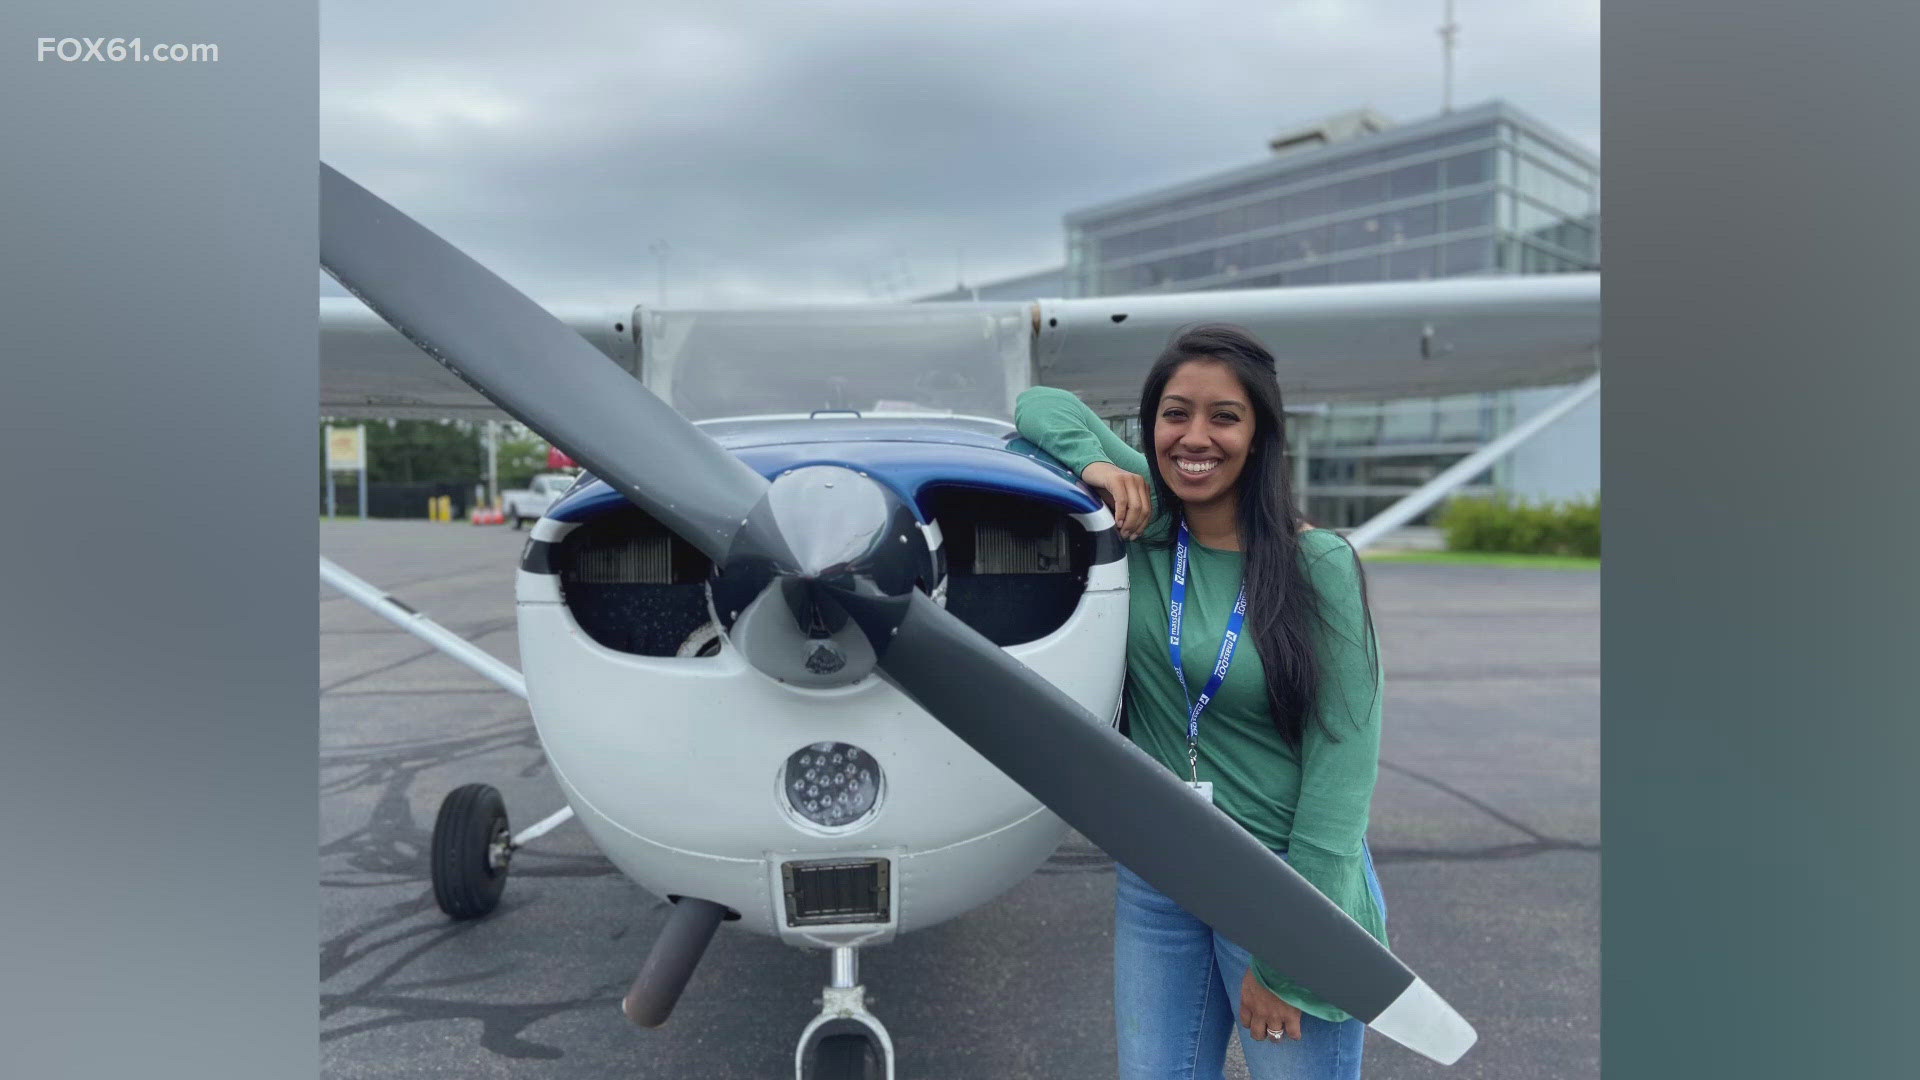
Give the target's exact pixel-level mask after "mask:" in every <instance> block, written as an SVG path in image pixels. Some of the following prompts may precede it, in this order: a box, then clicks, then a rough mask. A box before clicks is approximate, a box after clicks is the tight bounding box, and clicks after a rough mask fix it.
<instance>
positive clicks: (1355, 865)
mask: <svg viewBox="0 0 1920 1080" xmlns="http://www.w3.org/2000/svg"><path fill="white" fill-rule="evenodd" d="M1014 417H1015V421H1016V423H1017V424H1018V426H1019V428H1020V434H1021V435H1023V436H1025V437H1026V438H1027V439H1028V440H1030V441H1032V442H1033V443H1034V444H1036V445H1038V446H1039V447H1040V448H1041V449H1043V450H1045V451H1046V452H1047V453H1049V454H1051V455H1052V456H1053V457H1055V458H1057V459H1058V460H1059V461H1060V462H1061V464H1063V465H1065V466H1066V467H1067V468H1069V469H1071V470H1073V473H1074V475H1076V476H1078V475H1080V473H1082V472H1083V471H1085V469H1086V467H1087V466H1088V465H1091V464H1093V463H1094V462H1098V461H1106V462H1111V463H1112V464H1114V465H1117V466H1119V467H1120V468H1122V469H1126V470H1127V471H1129V472H1133V473H1138V474H1140V475H1142V476H1145V475H1147V460H1146V458H1145V457H1144V456H1143V455H1142V454H1141V453H1140V452H1139V451H1137V450H1135V449H1134V448H1133V447H1131V446H1128V445H1127V444H1126V443H1125V442H1124V441H1123V440H1121V438H1120V437H1119V436H1118V435H1115V434H1114V433H1113V430H1112V429H1111V428H1109V427H1108V426H1107V425H1106V424H1105V423H1104V422H1102V421H1101V420H1100V418H1099V417H1097V416H1095V415H1094V414H1093V411H1092V410H1091V409H1089V408H1087V407H1086V405H1085V404H1083V403H1082V402H1081V401H1080V399H1079V398H1076V397H1074V396H1073V395H1072V394H1070V393H1068V392H1067V391H1065V390H1058V389H1054V388H1052V387H1044V386H1041V387H1034V388H1032V389H1030V390H1028V391H1026V392H1025V393H1023V394H1021V395H1020V398H1019V401H1018V402H1017V403H1016V407H1015V411H1014ZM1146 539H1147V540H1148V541H1149V542H1145V543H1143V542H1139V541H1136V542H1134V543H1133V544H1131V545H1130V546H1129V550H1128V560H1127V566H1128V573H1129V577H1130V579H1131V580H1130V590H1131V591H1130V593H1129V603H1128V627H1127V675H1128V687H1129V689H1128V696H1127V717H1128V727H1129V731H1130V733H1131V735H1132V738H1133V741H1134V742H1135V743H1136V744H1137V745H1138V746H1139V747H1140V748H1141V749H1142V750H1145V751H1146V752H1147V753H1148V754H1149V755H1151V756H1152V757H1153V758H1154V759H1155V760H1157V761H1159V762H1160V763H1161V764H1163V765H1165V766H1166V767H1167V768H1169V769H1172V770H1173V771H1174V772H1176V773H1177V774H1179V776H1180V778H1181V779H1183V780H1184V779H1186V778H1187V774H1188V765H1187V711H1188V700H1189V699H1188V697H1187V694H1186V692H1185V691H1183V690H1182V689H1181V686H1180V683H1179V681H1178V680H1177V679H1176V678H1175V676H1174V673H1173V665H1172V661H1171V659H1170V658H1169V657H1168V655H1167V601H1168V591H1169V589H1170V587H1171V581H1172V576H1173V556H1172V549H1171V547H1170V546H1169V545H1166V544H1165V543H1164V541H1161V542H1159V543H1154V542H1152V541H1154V540H1155V539H1156V538H1155V537H1154V536H1153V535H1151V534H1150V535H1149V536H1148V537H1147V538H1146ZM1300 549H1301V550H1300V557H1301V561H1302V563H1303V564H1304V565H1305V567H1306V570H1307V575H1308V579H1309V580H1310V581H1311V582H1312V583H1313V586H1314V588H1315V589H1317V590H1319V594H1320V606H1321V616H1322V619H1323V620H1324V621H1323V624H1322V625H1321V627H1320V628H1319V633H1318V634H1317V636H1316V638H1315V640H1314V646H1315V648H1316V650H1317V654H1316V655H1317V657H1318V659H1319V661H1320V665H1321V685H1320V694H1319V703H1318V712H1319V720H1322V721H1324V722H1325V723H1324V726H1323V725H1322V724H1321V723H1319V722H1309V723H1308V724H1307V725H1306V731H1305V734H1304V736H1303V738H1302V740H1301V747H1300V750H1299V752H1298V753H1296V752H1295V751H1294V750H1292V749H1291V748H1289V747H1288V746H1287V744H1286V743H1285V742H1284V741H1283V740H1282V739H1281V738H1280V735H1279V733H1278V732H1277V731H1275V730H1274V726H1273V720H1272V713H1271V710H1270V708H1269V705H1268V699H1267V690H1266V669H1265V667H1264V666H1263V665H1262V663H1261V661H1260V657H1259V653H1258V650H1257V649H1249V648H1245V647H1244V646H1243V647H1242V648H1240V649H1238V650H1236V651H1235V652H1234V656H1233V664H1232V666H1231V667H1230V668H1229V669H1228V671H1227V676H1226V679H1225V681H1224V682H1223V683H1222V684H1221V687H1220V693H1219V694H1218V695H1217V696H1216V697H1215V698H1214V699H1213V700H1212V701H1211V702H1210V703H1209V704H1208V705H1207V709H1206V712H1204V713H1202V714H1201V716H1200V737H1199V754H1200V761H1199V773H1200V779H1202V780H1211V781H1212V782H1213V792H1214V804H1215V805H1217V806H1218V807H1219V808H1220V809H1221V810H1223V811H1225V812H1226V814H1227V816H1229V817H1231V818H1232V819H1233V820H1234V821H1236V822H1238V823H1239V824H1240V825H1241V826H1242V827H1243V828H1245V829H1246V830H1247V831H1248V832H1250V833H1252V834H1253V835H1254V837H1256V838H1257V839H1259V841H1260V842H1261V843H1263V844H1265V845H1266V846H1268V847H1270V848H1276V849H1278V848H1284V849H1286V853H1287V854H1286V858H1287V862H1288V863H1289V864H1290V865H1291V866H1292V867H1293V868H1294V869H1295V870H1296V871H1298V872H1299V873H1300V875H1301V876H1302V877H1304V878H1306V879H1307V880H1308V881H1309V882H1311V883H1312V884H1313V886H1314V887H1315V888H1317V889H1319V890H1320V891H1321V892H1322V893H1323V894H1325V895H1326V896H1327V898H1328V899H1330V900H1332V901H1333V902H1334V903H1335V904H1338V905H1339V906H1340V909H1341V910H1342V911H1345V912H1346V913H1347V914H1348V915H1351V916H1352V917H1353V918H1354V920H1355V921H1357V922H1359V923H1360V925H1361V926H1364V927H1366V929H1367V932H1368V933H1371V934H1372V935H1373V936H1374V937H1375V938H1378V939H1379V940H1380V941H1381V942H1382V943H1385V942H1386V940H1387V937H1386V920H1385V916H1384V913H1383V912H1382V911H1381V907H1380V904H1379V902H1378V901H1377V900H1376V899H1375V898H1374V894H1373V890H1372V889H1371V888H1370V887H1369V886H1368V883H1367V866H1366V855H1365V854H1364V852H1363V850H1362V848H1361V842H1362V840H1363V839H1365V837H1366V833H1367V807H1368V804H1369V803H1370V802H1371V801H1372V798H1373V785H1374V779H1375V777H1376V775H1377V774H1378V771H1379V764H1380V699H1381V697H1382V692H1381V690H1382V686H1381V674H1380V665H1379V664H1378V663H1377V660H1378V656H1379V653H1378V647H1377V645H1375V646H1373V647H1371V648H1370V647H1369V646H1370V644H1371V642H1370V640H1369V636H1368V629H1367V622H1366V614H1365V610H1364V601H1363V599H1362V597H1361V591H1360V577H1359V566H1358V563H1357V561H1356V558H1355V555H1354V551H1353V548H1352V547H1351V546H1349V545H1348V544H1347V542H1346V541H1345V540H1343V539H1341V537H1340V536H1339V535H1338V534H1336V533H1334V532H1332V531H1331V530H1327V529H1312V530H1309V531H1307V532H1304V533H1302V534H1301V536H1300ZM1189 562H1190V566H1191V570H1190V572H1189V574H1188V578H1187V600H1186V606H1185V607H1184V608H1183V610H1182V613H1181V627H1182V634H1181V636H1182V638H1183V640H1184V642H1186V643H1187V646H1186V647H1185V648H1183V649H1182V650H1181V663H1182V666H1183V667H1184V668H1185V669H1186V677H1187V685H1188V686H1189V687H1191V688H1192V689H1193V691H1194V692H1195V693H1198V692H1199V688H1200V687H1202V686H1204V685H1206V682H1207V678H1208V676H1209V675H1211V674H1212V671H1213V666H1214V662H1215V661H1216V660H1217V659H1218V651H1219V647H1220V641H1221V638H1222V637H1223V636H1224V635H1225V633H1226V624H1227V616H1228V615H1229V614H1230V613H1231V612H1232V610H1233V605H1234V601H1235V599H1236V598H1237V597H1238V595H1239V591H1240V574H1241V554H1240V552H1238V551H1222V550H1219V549H1216V548H1209V547H1204V546H1201V545H1199V544H1194V545H1192V549H1191V552H1190V556H1189ZM1246 644H1251V640H1249V641H1248V642H1246ZM1328 729H1331V731H1332V732H1333V733H1334V736H1337V738H1336V737H1330V736H1329V735H1328V734H1327V730H1328ZM1253 970H1254V974H1255V976H1256V977H1257V978H1259V980H1260V981H1261V982H1262V983H1263V984H1265V986H1266V987H1267V989H1269V990H1271V991H1273V992H1274V993H1275V994H1277V995H1279V997H1280V998H1282V999H1283V1000H1285V1001H1287V1002H1288V1003H1290V1004H1292V1005H1293V1006H1294V1007H1295V1008H1298V1009H1300V1010H1301V1011H1302V1012H1306V1013H1311V1014H1312V1015H1314V1016H1317V1017H1319V1018H1321V1019H1323V1020H1331V1021H1336V1022H1337V1021H1341V1020H1345V1019H1347V1018H1348V1015H1347V1013H1345V1012H1343V1011H1342V1010H1340V1009H1337V1008H1335V1007H1333V1006H1332V1005H1329V1004H1327V1003H1326V1002H1324V1001H1322V1000H1320V998H1318V997H1317V996H1315V995H1314V994H1312V993H1309V992H1308V991H1307V990H1306V989H1305V988H1303V987H1301V986H1300V985H1299V984H1297V983H1295V982H1293V981H1292V980H1290V979H1288V978H1287V977H1286V975H1285V974H1284V972H1285V970H1286V957H1284V956H1273V957H1256V958H1255V959H1254V964H1253Z"/></svg>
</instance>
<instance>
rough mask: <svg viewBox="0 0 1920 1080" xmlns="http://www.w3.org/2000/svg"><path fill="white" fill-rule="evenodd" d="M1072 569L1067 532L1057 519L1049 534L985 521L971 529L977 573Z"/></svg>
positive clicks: (1056, 572)
mask: <svg viewBox="0 0 1920 1080" xmlns="http://www.w3.org/2000/svg"><path fill="white" fill-rule="evenodd" d="M1072 569H1073V566H1072V563H1071V560H1069V559H1068V558H1067V530H1066V529H1065V528H1064V527H1063V526H1062V525H1061V524H1060V522H1058V521H1057V520H1056V521H1055V522H1053V523H1052V528H1051V530H1050V531H1046V532H1041V533H1039V534H1037V535H1034V534H1031V533H1018V532H1015V531H1013V530H1012V529H1009V528H1007V527H1005V526H1003V525H996V524H989V523H987V522H980V523H978V524H976V525H975V526H974V527H973V572H974V573H976V574H1065V573H1068V572H1070V571H1071V570H1072Z"/></svg>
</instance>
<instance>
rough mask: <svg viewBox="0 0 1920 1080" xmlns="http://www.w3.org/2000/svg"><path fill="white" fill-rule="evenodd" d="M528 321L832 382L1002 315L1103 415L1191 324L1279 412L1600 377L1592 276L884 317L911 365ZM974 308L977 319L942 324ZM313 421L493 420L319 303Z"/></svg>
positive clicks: (925, 352) (800, 321)
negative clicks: (1260, 379)
mask: <svg viewBox="0 0 1920 1080" xmlns="http://www.w3.org/2000/svg"><path fill="white" fill-rule="evenodd" d="M543 306H544V307H545V308H546V309H547V310H548V311H549V312H551V313H552V314H553V315H555V316H556V317H558V318H559V319H560V321H562V322H564V323H566V324H567V325H568V326H570V327H572V328H573V329H574V330H575V331H576V332H578V333H579V334H580V335H581V336H582V337H584V338H586V339H587V341H588V342H589V343H591V344H592V345H593V346H594V347H595V348H597V349H599V350H600V351H601V352H602V353H604V354H605V355H606V356H608V357H609V358H611V359H612V360H613V361H614V362H615V363H616V364H618V365H619V366H620V367H621V368H622V369H623V370H625V371H626V372H627V373H628V374H630V375H633V376H635V377H636V378H637V377H639V376H640V374H641V359H642V356H641V354H642V349H643V341H642V338H643V337H644V335H643V334H642V333H641V332H640V331H639V330H636V329H635V327H636V323H639V324H642V325H643V326H655V327H656V329H657V328H658V327H660V326H668V327H681V330H682V331H684V329H685V327H684V326H682V325H681V324H683V323H687V322H688V321H689V320H695V321H697V322H698V324H699V325H701V326H706V325H708V324H709V323H714V322H715V320H716V319H719V320H720V321H721V322H723V323H724V324H725V325H728V326H733V325H735V324H741V325H746V326H751V327H752V328H754V329H755V330H756V331H757V332H758V333H760V334H762V335H763V336H764V337H765V338H766V339H768V340H771V341H774V342H778V349H779V352H780V359H781V363H783V364H786V365H798V369H801V370H805V369H812V370H815V371H821V372H830V371H831V369H832V365H836V364H839V365H845V364H847V363H848V362H849V356H850V355H851V352H850V349H854V348H855V346H861V347H868V349H867V351H869V352H871V351H873V348H876V347H883V351H887V352H888V353H889V358H891V357H892V356H893V355H895V354H898V356H899V357H900V358H901V361H902V362H905V363H907V364H910V365H911V364H919V365H920V366H923V367H924V366H928V365H931V366H935V367H938V366H941V365H947V366H951V365H952V364H954V363H955V362H956V361H955V360H954V358H953V356H951V355H949V354H948V352H945V351H943V350H950V348H951V347H952V346H953V345H954V341H952V340H949V339H950V338H952V336H953V335H952V333H951V332H948V333H947V334H946V336H945V337H940V336H939V328H938V327H935V326H932V322H939V323H940V325H942V326H945V325H946V324H948V323H952V324H953V325H957V326H963V327H973V326H974V324H975V323H979V324H981V325H991V326H999V325H1001V324H1003V323H1004V324H1007V325H1009V326H1012V325H1014V322H1015V321H1016V320H1014V319H1013V318H1012V316H1011V313H1013V312H1017V311H1018V309H1020V308H1022V307H1024V308H1026V309H1027V313H1028V317H1027V319H1026V320H1025V321H1028V322H1030V323H1031V326H1032V334H1031V346H1030V348H1031V362H1030V365H1029V371H1028V372H1027V373H1026V374H1027V375H1028V377H1029V378H1030V380H1031V382H1034V383H1043V384H1045V385H1048V386H1058V387H1063V388H1065V389H1067V390H1071V391H1073V392H1074V393H1076V394H1078V395H1079V396H1080V397H1081V398H1082V399H1083V400H1085V401H1086V402H1087V403H1088V404H1089V405H1091V406H1092V407H1093V408H1094V410H1095V411H1096V412H1099V413H1101V414H1102V415H1108V414H1117V413H1121V412H1130V411H1132V409H1133V408H1134V406H1135V405H1137V404H1138V401H1139V394H1140V383H1141V381H1142V379H1143V378H1144V377H1145V375H1146V371H1147V368H1148V367H1149V366H1151V365H1152V363H1153V360H1154V357H1155V356H1157V355H1158V354H1159V352H1160V349H1161V348H1162V347H1163V346H1164V345H1165V344H1166V343H1167V341H1168V339H1169V338H1171V337H1172V336H1173V334H1174V332H1175V331H1176V330H1178V329H1179V328H1180V327H1182V326H1185V325H1188V324H1192V323H1200V322H1230V323H1237V324H1239V325H1241V326H1245V327H1246V328H1247V329H1249V330H1251V331H1252V332H1253V333H1254V335H1255V336H1256V337H1258V338H1259V339H1260V340H1261V341H1263V342H1265V343H1266V344H1267V347H1268V348H1270V349H1272V350H1273V353H1274V356H1275V359H1276V360H1277V361H1278V364H1279V372H1280V385H1281V388H1282V389H1283V390H1284V391H1285V392H1286V395H1287V402H1288V404H1290V405H1298V404H1310V403H1314V402H1324V401H1340V400H1381V399H1387V398H1399V397H1424V396H1436V395H1441V394H1456V393H1468V392H1472V391H1480V390H1498V389H1503V388H1506V387H1516V386H1549V385H1556V384H1562V383H1570V382H1575V381H1578V380H1579V379H1581V378H1583V377H1585V376H1586V375H1589V374H1591V373H1592V372H1593V371H1595V370H1596V369H1597V368H1598V366H1599V347H1600V275H1598V274H1554V275H1538V276H1528V277H1497V278H1459V279H1448V280H1441V281H1409V282H1390V283H1384V284H1371V285H1312V286H1301V287H1296V288H1285V289H1239V290H1222V291H1209V292H1188V293H1165V294H1158V295H1150V296H1116V297H1094V298H1087V299H1077V300H1036V301H1032V302H1031V303H1029V304H1025V305H1022V304H1010V303H1006V302H997V303H971V304H969V303H931V304H915V305H899V306H898V307H899V311H900V312H901V313H902V314H906V313H908V312H917V313H919V314H921V315H923V316H925V317H926V318H923V319H919V320H911V319H910V320H908V321H907V323H906V324H903V325H907V326H908V327H909V328H911V327H913V326H918V325H919V323H921V322H928V323H929V328H927V332H928V333H929V334H931V335H934V336H931V337H929V338H928V339H927V340H926V341H925V342H924V346H925V347H924V348H921V347H917V346H916V345H915V344H914V341H913V340H912V338H911V336H909V337H907V338H904V339H899V328H898V327H893V329H892V331H890V332H892V333H893V334H894V338H892V339H888V340H887V341H886V342H877V341H875V335H876V329H875V325H874V319H875V317H876V314H875V310H874V308H873V306H872V305H867V306H864V307H845V308H804V307H803V308H787V309H778V308H774V309H766V310H763V311H758V312H723V313H718V314H715V313H705V314H704V315H702V313H698V312H675V311H661V312H650V311H643V310H642V309H641V308H640V307H638V306H629V305H623V304H619V303H604V304H586V303H559V304H554V303H548V304H544V305H543ZM961 309H967V311H962V310H961ZM973 309H977V311H978V318H975V319H972V320H968V319H966V318H959V320H958V322H956V321H955V320H956V318H958V317H959V316H963V315H967V314H968V313H969V312H971V311H972V310H973ZM935 315H940V316H942V318H943V319H944V322H942V321H941V320H939V319H934V318H933V317H934V316H935ZM696 316H700V318H698V319H696V318H695V317H696ZM742 320H745V322H743V321H742ZM930 320H931V322H930ZM899 321H900V320H898V319H896V320H894V322H899ZM888 326H890V327H892V324H891V323H889V324H888ZM969 333H970V334H971V336H970V337H964V338H963V339H962V340H961V341H960V343H961V344H962V345H965V344H966V343H967V342H969V341H971V342H975V343H976V345H977V347H978V348H980V349H983V350H986V352H985V353H983V355H985V356H986V357H987V359H989V360H993V361H994V362H995V363H997V362H999V361H998V359H997V358H998V357H999V356H1000V354H1001V353H1003V352H1004V351H1005V350H1006V349H1007V348H1008V347H1010V343H1009V342H1008V341H1003V340H1001V339H1000V337H997V336H995V335H994V334H986V335H985V336H982V334H981V333H980V332H979V331H977V330H973V331H969ZM1023 333H1024V332H1023ZM711 336H712V335H709V337H711ZM682 337H684V333H680V332H675V333H668V334H666V335H665V340H660V341H655V342H653V343H652V347H654V348H656V349H663V350H664V352H663V353H662V356H661V359H662V360H663V361H665V360H670V361H672V362H674V363H679V364H686V363H689V362H692V363H696V364H704V363H706V362H707V360H706V358H704V357H685V356H681V355H680V354H681V353H682V352H684V351H685V350H686V348H688V347H690V346H691V339H689V340H687V341H682V340H681V338H682ZM895 339H898V340H895ZM716 340H718V339H716ZM1011 344H1012V346H1013V347H1017V343H1011ZM725 346H726V342H725V341H724V340H719V341H718V343H717V344H716V342H715V341H709V342H707V347H708V348H724V347H725ZM718 359H724V360H727V361H729V362H732V361H737V360H739V357H737V356H734V355H732V353H731V352H729V354H728V355H727V356H725V357H721V358H718ZM889 362H892V361H891V359H889ZM1014 389H1016V390H1017V389H1019V387H1018V386H1016V387H1015V388H1014ZM320 408H321V412H322V413H324V414H326V415H330V416H343V417H345V416H465V417H474V418H480V417H489V416H491V417H496V418H497V417H500V416H503V415H504V414H503V413H501V412H499V411H498V410H496V409H494V408H493V407H492V406H491V405H490V404H489V403H488V402H487V401H486V399H484V398H483V397H481V396H480V395H479V394H478V393H477V392H475V391H474V390H473V389H471V388H470V387H468V386H467V385H466V384H465V383H463V382H461V381H460V380H459V379H458V378H456V377H455V376H454V375H452V374H451V373H450V372H448V371H447V369H446V368H444V367H442V366H441V365H440V364H438V363H436V362H435V361H433V360H432V359H430V358H429V357H428V356H427V355H426V354H425V353H422V352H421V351H420V350H419V349H417V348H415V347H414V346H413V345H412V343H410V342H408V341H407V340H406V339H405V338H404V337H401V336H400V334H398V333H397V332H395V331H394V330H393V328H392V327H390V326H388V325H387V324H386V323H385V322H383V321H382V320H381V319H380V317H379V316H377V315H375V314H374V313H373V312H372V311H370V310H368V309H367V307H366V306H365V305H364V304H362V303H361V302H360V301H359V300H356V299H353V298H350V297H325V298H322V299H321V301H320ZM761 411H764V410H761Z"/></svg>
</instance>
